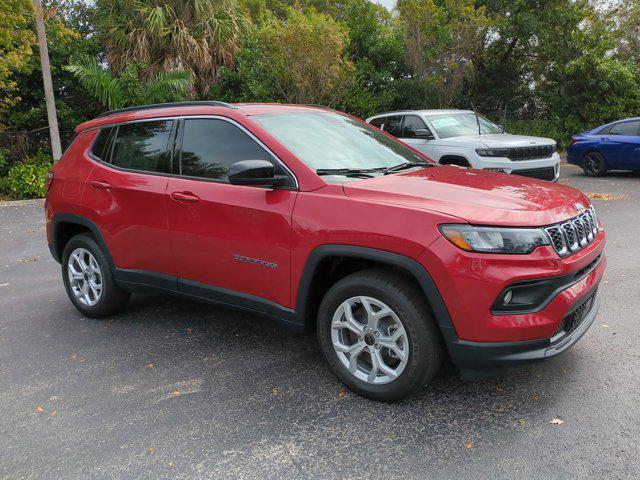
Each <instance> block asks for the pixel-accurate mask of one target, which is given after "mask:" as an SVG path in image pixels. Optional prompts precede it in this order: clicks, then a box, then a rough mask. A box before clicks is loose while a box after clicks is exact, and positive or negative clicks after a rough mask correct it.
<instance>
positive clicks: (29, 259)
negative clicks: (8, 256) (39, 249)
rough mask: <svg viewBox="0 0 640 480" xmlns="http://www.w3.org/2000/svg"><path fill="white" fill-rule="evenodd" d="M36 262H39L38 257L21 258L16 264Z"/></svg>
mask: <svg viewBox="0 0 640 480" xmlns="http://www.w3.org/2000/svg"><path fill="white" fill-rule="evenodd" d="M38 260H40V257H29V258H21V259H20V260H18V263H29V262H37V261H38Z"/></svg>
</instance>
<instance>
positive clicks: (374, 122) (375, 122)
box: [370, 118, 384, 129]
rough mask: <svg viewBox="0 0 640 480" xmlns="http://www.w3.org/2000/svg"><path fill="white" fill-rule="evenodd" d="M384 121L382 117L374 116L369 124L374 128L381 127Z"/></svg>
mask: <svg viewBox="0 0 640 480" xmlns="http://www.w3.org/2000/svg"><path fill="white" fill-rule="evenodd" d="M383 123H384V118H374V119H373V120H371V122H370V124H371V125H373V126H374V127H376V128H379V129H382V124H383Z"/></svg>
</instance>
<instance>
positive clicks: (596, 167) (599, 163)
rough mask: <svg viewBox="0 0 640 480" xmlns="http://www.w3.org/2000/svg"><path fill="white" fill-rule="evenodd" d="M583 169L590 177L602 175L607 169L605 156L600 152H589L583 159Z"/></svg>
mask: <svg viewBox="0 0 640 480" xmlns="http://www.w3.org/2000/svg"><path fill="white" fill-rule="evenodd" d="M582 170H583V171H584V173H585V175H587V176H588V177H601V176H602V175H604V174H605V173H606V171H607V169H606V167H605V164H604V157H603V156H602V155H600V154H599V153H598V152H589V153H587V154H586V155H585V156H584V160H582Z"/></svg>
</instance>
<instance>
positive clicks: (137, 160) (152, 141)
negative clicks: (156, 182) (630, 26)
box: [111, 120, 173, 173]
mask: <svg viewBox="0 0 640 480" xmlns="http://www.w3.org/2000/svg"><path fill="white" fill-rule="evenodd" d="M172 124H173V121H172V120H159V121H152V122H137V123H129V124H124V125H120V126H118V131H117V132H116V137H115V140H114V141H113V152H112V154H111V163H112V164H113V165H115V166H116V167H121V168H128V169H132V170H142V171H144V172H157V173H169V172H170V170H171V165H170V163H171V155H170V154H169V151H168V147H169V138H170V136H171V126H172Z"/></svg>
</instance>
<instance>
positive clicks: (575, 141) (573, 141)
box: [569, 137, 581, 145]
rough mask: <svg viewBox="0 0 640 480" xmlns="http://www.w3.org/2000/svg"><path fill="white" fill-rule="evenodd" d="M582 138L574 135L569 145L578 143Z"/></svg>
mask: <svg viewBox="0 0 640 480" xmlns="http://www.w3.org/2000/svg"><path fill="white" fill-rule="evenodd" d="M580 140H581V139H580V138H575V137H573V138H572V139H571V143H570V144H569V145H573V144H574V143H578V142H579V141H580Z"/></svg>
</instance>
